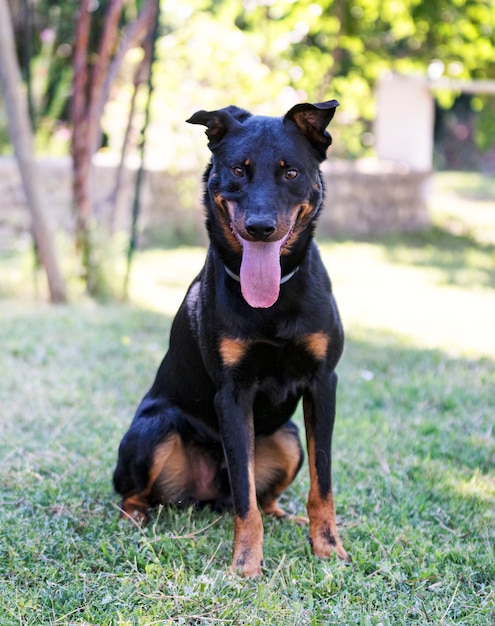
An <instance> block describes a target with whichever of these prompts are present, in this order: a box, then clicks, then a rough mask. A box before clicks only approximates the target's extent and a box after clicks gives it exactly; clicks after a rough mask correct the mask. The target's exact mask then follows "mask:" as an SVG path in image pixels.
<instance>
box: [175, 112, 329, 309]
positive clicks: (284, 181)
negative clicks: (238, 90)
mask: <svg viewBox="0 0 495 626" xmlns="http://www.w3.org/2000/svg"><path fill="white" fill-rule="evenodd" d="M337 106H338V102H337V101H336V100H330V101H328V102H323V103H320V104H298V105H296V106H294V107H293V108H292V109H290V111H288V112H287V113H286V115H285V116H284V117H282V118H275V117H264V116H256V115H251V114H250V113H248V112H247V111H244V110H243V109H239V108H238V107H235V106H230V107H226V108H224V109H220V110H218V111H198V112H197V113H195V114H194V115H193V116H192V117H191V118H189V119H188V120H187V121H188V122H190V123H191V124H202V125H204V126H206V127H207V130H206V135H207V137H208V140H209V143H208V146H209V148H210V150H211V152H212V154H213V157H212V161H211V163H210V166H209V168H208V170H207V173H206V184H207V198H206V204H207V208H208V228H209V231H210V236H211V237H212V239H213V240H214V242H215V243H216V244H217V246H218V247H219V249H220V250H221V251H222V254H223V259H224V262H225V264H226V266H227V267H229V269H230V270H231V272H234V273H236V272H237V271H238V268H239V266H240V271H239V274H240V283H241V291H242V294H243V296H244V299H245V300H246V302H247V303H248V304H250V305H251V306H252V307H260V308H267V307H270V306H272V305H273V304H274V303H275V302H276V300H277V299H278V295H279V290H280V281H281V277H282V267H281V266H282V265H284V266H285V268H287V269H290V266H291V264H292V266H297V264H298V258H297V257H298V254H297V250H299V253H300V254H301V251H302V250H303V249H305V247H306V246H307V243H308V242H309V240H310V238H311V235H312V230H313V229H312V224H313V222H314V218H315V217H316V215H317V213H318V211H319V209H320V206H321V204H322V200H323V184H322V181H321V176H320V170H319V165H320V163H321V162H322V161H323V160H324V159H325V157H326V150H327V148H328V146H329V145H330V144H331V143H332V139H331V136H330V134H329V133H328V132H327V131H326V127H327V126H328V124H329V123H330V121H331V120H332V118H333V116H334V113H335V108H336V107H337Z"/></svg>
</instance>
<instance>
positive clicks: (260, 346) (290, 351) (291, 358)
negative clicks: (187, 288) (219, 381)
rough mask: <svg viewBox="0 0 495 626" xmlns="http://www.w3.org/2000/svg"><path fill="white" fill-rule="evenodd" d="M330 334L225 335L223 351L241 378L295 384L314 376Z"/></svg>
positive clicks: (226, 362)
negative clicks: (291, 336) (280, 336)
mask: <svg viewBox="0 0 495 626" xmlns="http://www.w3.org/2000/svg"><path fill="white" fill-rule="evenodd" d="M328 345H329V337H328V335H326V334H325V333H308V334H305V335H301V336H300V337H297V338H295V339H290V340H283V339H277V338H275V339H233V338H229V337H223V338H221V339H220V342H219V354H220V358H221V360H222V364H223V366H224V367H226V368H228V369H234V370H235V376H236V378H237V379H238V380H243V381H246V382H248V384H256V385H258V386H265V385H266V384H269V381H276V382H277V383H278V385H282V386H285V385H289V386H292V384H293V381H295V382H298V383H301V382H304V381H306V380H308V379H309V378H311V377H312V376H313V375H314V374H315V372H316V371H317V370H318V368H319V367H320V365H321V363H322V362H323V361H324V360H325V358H326V355H327V350H328Z"/></svg>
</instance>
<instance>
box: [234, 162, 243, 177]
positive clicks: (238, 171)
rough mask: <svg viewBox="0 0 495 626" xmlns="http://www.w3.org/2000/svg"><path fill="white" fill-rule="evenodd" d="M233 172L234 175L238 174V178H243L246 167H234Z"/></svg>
mask: <svg viewBox="0 0 495 626" xmlns="http://www.w3.org/2000/svg"><path fill="white" fill-rule="evenodd" d="M232 172H233V173H234V176H237V177H238V178H242V177H243V176H244V168H243V167H241V166H240V165H236V166H235V167H233V168H232Z"/></svg>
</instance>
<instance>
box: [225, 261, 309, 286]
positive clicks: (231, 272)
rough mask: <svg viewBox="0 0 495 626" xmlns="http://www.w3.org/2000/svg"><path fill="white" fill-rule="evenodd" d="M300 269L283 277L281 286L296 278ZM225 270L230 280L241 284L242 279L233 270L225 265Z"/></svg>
mask: <svg viewBox="0 0 495 626" xmlns="http://www.w3.org/2000/svg"><path fill="white" fill-rule="evenodd" d="M299 267H300V266H299V265H298V266H297V267H296V268H295V269H293V270H292V272H289V273H288V274H286V275H285V276H282V278H281V279H280V284H281V285H283V284H284V283H286V282H287V281H288V280H290V279H291V278H292V277H293V276H294V274H295V273H296V272H297V271H298V270H299ZM224 268H225V271H226V272H227V274H228V275H229V276H230V278H233V279H234V280H236V281H237V282H238V283H240V282H241V277H240V276H239V274H234V272H233V271H232V270H229V268H228V267H227V266H226V265H224Z"/></svg>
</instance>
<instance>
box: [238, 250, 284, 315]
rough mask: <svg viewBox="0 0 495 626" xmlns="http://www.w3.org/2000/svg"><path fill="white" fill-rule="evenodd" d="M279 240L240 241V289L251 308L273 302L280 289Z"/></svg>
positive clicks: (266, 306) (266, 305) (261, 306)
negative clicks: (269, 241)
mask: <svg viewBox="0 0 495 626" xmlns="http://www.w3.org/2000/svg"><path fill="white" fill-rule="evenodd" d="M280 243H281V242H280V241H274V242H273V243H264V242H260V241H256V242H253V241H246V240H243V242H242V263H241V291H242V295H243V296H244V300H246V302H247V303H248V304H249V305H250V306H252V307H253V308H260V309H267V308H268V307H270V306H272V305H273V304H275V302H276V301H277V298H278V293H279V291H280V276H281V269H280Z"/></svg>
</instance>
